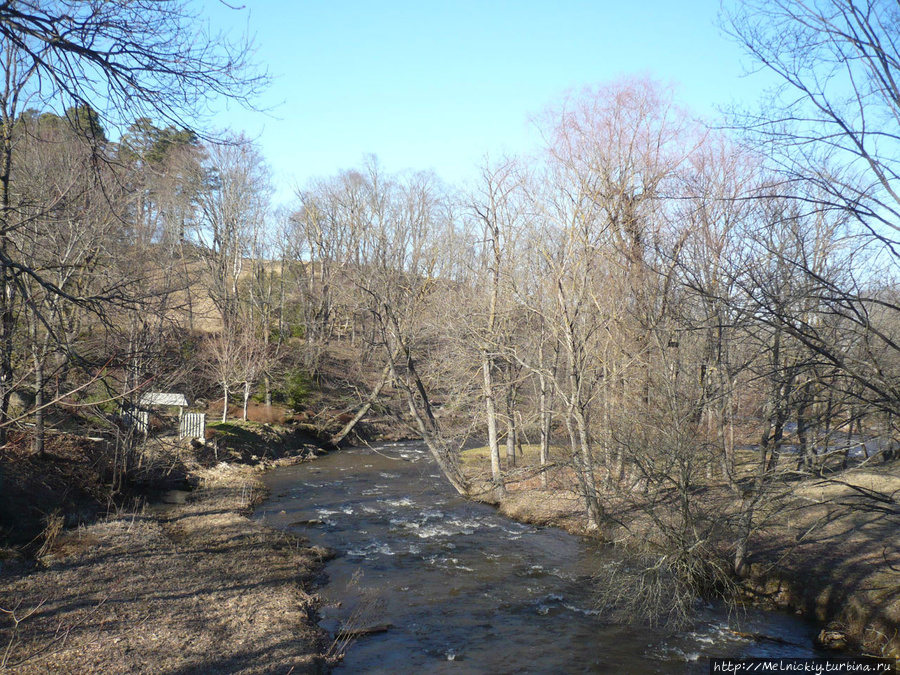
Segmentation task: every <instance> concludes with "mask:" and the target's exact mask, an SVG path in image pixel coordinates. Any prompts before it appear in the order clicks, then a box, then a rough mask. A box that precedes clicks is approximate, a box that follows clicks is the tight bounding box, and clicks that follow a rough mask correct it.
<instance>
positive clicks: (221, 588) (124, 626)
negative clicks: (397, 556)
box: [0, 464, 328, 675]
mask: <svg viewBox="0 0 900 675" xmlns="http://www.w3.org/2000/svg"><path fill="white" fill-rule="evenodd" d="M259 476H260V470H259V468H258V467H251V466H240V465H226V464H220V465H218V466H215V467H213V468H208V469H201V470H198V471H197V474H196V477H197V479H198V480H199V487H198V489H197V490H195V491H193V492H191V493H190V494H186V493H181V495H180V496H182V497H186V500H185V501H184V503H181V504H177V503H176V504H158V505H154V506H147V507H145V508H143V509H141V510H140V511H139V512H135V513H124V512H123V513H120V514H118V515H114V516H113V517H110V518H107V519H104V520H101V521H99V522H96V523H94V524H91V525H89V526H86V527H79V528H78V529H76V530H73V531H71V532H66V533H62V534H60V535H59V536H58V537H56V538H55V539H54V540H53V541H52V542H51V543H50V544H49V545H48V546H47V550H46V551H44V552H42V554H41V555H40V556H39V558H38V560H39V565H40V567H39V568H38V569H35V570H33V571H31V572H30V573H28V574H16V571H17V570H16V569H15V568H16V564H15V563H14V562H11V561H6V562H5V564H4V565H3V568H2V571H3V577H2V590H0V608H2V609H3V610H4V616H3V617H2V631H0V663H2V664H3V665H2V666H0V671H8V672H16V673H22V674H23V675H30V674H32V673H34V674H38V673H47V672H53V673H71V674H72V675H75V674H76V673H77V674H78V675H85V674H92V673H97V674H100V673H103V674H112V675H115V674H119V673H121V674H122V675H124V674H125V673H154V674H155V675H159V674H163V673H170V674H172V675H174V674H175V673H187V672H190V673H198V674H199V673H209V674H210V675H212V674H214V673H221V672H228V673H241V674H244V675H252V674H256V673H270V672H283V673H288V672H290V673H292V674H294V675H297V674H300V673H308V674H314V673H323V672H326V671H327V663H326V660H325V658H324V656H323V651H324V650H325V649H326V648H327V646H328V644H327V642H328V638H327V636H326V635H325V634H324V632H323V631H322V630H321V629H319V628H318V626H317V625H316V623H315V611H316V598H315V596H314V595H313V594H312V592H311V588H312V586H313V583H314V579H315V577H316V574H317V573H318V572H319V570H320V569H321V566H322V563H323V560H324V559H325V558H327V552H326V551H324V550H322V549H317V548H315V547H309V546H306V545H305V544H304V542H303V541H302V540H301V539H299V538H297V537H294V536H291V535H288V534H285V533H283V532H280V531H277V530H274V529H272V528H269V527H266V526H264V525H262V524H260V523H257V522H254V521H252V520H250V519H249V518H248V517H247V516H248V515H249V513H250V509H251V507H252V505H253V504H255V503H258V502H259V501H260V500H261V499H262V498H263V497H264V495H265V488H264V486H263V484H262V482H261V481H260V479H259ZM173 496H174V497H176V498H177V497H179V495H178V494H177V493H175V495H173Z"/></svg>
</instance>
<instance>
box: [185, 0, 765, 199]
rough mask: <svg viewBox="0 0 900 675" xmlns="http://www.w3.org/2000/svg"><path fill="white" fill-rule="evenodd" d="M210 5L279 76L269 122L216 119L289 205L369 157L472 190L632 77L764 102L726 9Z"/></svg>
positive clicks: (702, 103) (499, 1) (504, 1)
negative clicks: (573, 102) (590, 95)
mask: <svg viewBox="0 0 900 675" xmlns="http://www.w3.org/2000/svg"><path fill="white" fill-rule="evenodd" d="M202 2H203V3H204V5H205V6H206V8H207V9H208V10H209V15H210V17H211V19H212V21H213V24H214V25H220V26H227V25H228V23H229V22H230V23H232V24H234V27H235V28H234V29H235V30H236V31H241V30H243V29H244V28H245V27H246V24H247V22H249V30H250V32H251V33H252V34H255V36H256V42H257V45H258V60H259V61H260V62H261V63H264V64H265V65H266V66H267V67H268V69H269V72H270V74H271V75H273V76H274V78H275V81H274V84H273V86H272V88H271V89H270V91H269V92H268V94H267V95H266V97H265V98H264V100H263V101H262V102H261V104H262V105H264V106H270V107H273V108H274V109H273V111H272V113H271V116H266V115H262V114H259V113H247V112H246V111H243V110H235V109H234V108H233V107H232V109H231V110H230V111H229V112H228V113H227V114H224V115H221V116H220V117H219V118H218V123H219V124H220V125H223V126H224V125H227V126H229V127H231V128H233V129H235V130H242V131H244V132H246V133H247V134H248V135H249V136H250V137H252V138H256V139H257V140H258V142H259V145H260V146H261V148H262V151H263V153H264V154H265V156H266V158H267V159H268V161H269V163H270V164H271V166H272V168H273V171H274V174H275V178H276V182H277V185H278V188H279V189H278V198H279V199H281V200H285V201H286V200H287V199H288V198H289V197H290V195H291V193H292V192H291V188H292V186H294V185H301V186H302V185H303V184H305V183H306V181H307V180H308V179H309V178H310V177H312V176H326V175H331V174H334V173H336V172H337V171H338V170H339V169H344V168H351V167H355V166H359V164H360V163H361V161H362V157H363V155H364V154H366V153H373V154H375V155H377V156H378V157H379V159H380V160H381V163H382V164H383V166H384V168H385V169H387V170H388V171H392V172H393V171H399V170H402V169H407V168H412V169H434V170H435V171H436V172H437V173H438V174H439V175H440V176H441V177H443V178H444V179H446V180H448V181H450V182H455V183H460V182H463V181H464V180H465V179H466V177H467V176H469V175H470V174H472V173H473V171H474V168H475V166H476V165H477V164H478V162H479V161H480V160H481V159H482V158H483V157H484V155H485V154H486V153H490V154H497V153H499V152H503V151H506V152H510V153H520V152H526V151H529V150H531V149H534V148H535V147H536V146H537V145H538V144H539V138H538V136H537V134H536V132H535V129H534V127H533V125H532V124H531V123H530V122H529V119H530V118H531V117H532V116H534V115H537V114H539V113H540V112H541V111H542V110H543V109H544V108H545V107H546V106H548V105H549V104H550V103H552V102H553V101H555V100H556V99H558V98H559V97H560V96H561V95H562V94H564V93H565V92H566V91H567V90H570V89H573V88H579V87H582V86H585V85H589V84H597V83H600V82H605V81H609V80H612V79H615V78H617V77H621V76H627V75H631V74H638V75H649V76H651V77H654V78H656V79H659V80H661V81H663V82H667V83H674V84H675V85H676V86H677V87H678V88H679V90H680V94H681V96H680V98H681V102H682V103H683V104H684V105H686V106H688V107H690V108H692V109H694V110H695V111H697V112H698V113H699V114H704V115H712V114H714V112H715V106H716V105H719V104H727V103H728V102H730V101H731V100H733V99H737V100H739V99H745V100H751V99H753V98H755V97H756V96H757V95H758V93H759V88H758V86H755V81H753V80H750V81H749V82H748V80H747V79H746V78H742V77H741V75H742V73H743V68H742V60H741V53H740V50H739V49H738V47H737V46H736V45H734V44H733V43H732V42H730V41H729V40H728V39H727V38H726V37H725V36H723V35H722V34H721V33H720V31H719V30H718V28H717V27H716V17H717V15H718V12H719V10H720V5H719V0H681V1H679V2H673V1H672V0H637V1H636V2H633V3H630V4H628V3H626V2H623V1H622V0H618V1H611V0H594V1H589V0H583V1H582V0H579V1H575V0H556V1H555V2H553V1H549V0H547V1H544V0H519V1H511V0H481V1H476V0H460V1H457V2H451V1H449V0H420V1H419V2H406V1H403V2H401V1H394V0H378V1H375V0H370V1H365V2H364V1H361V0H294V1H291V0H246V2H245V4H244V7H245V8H246V9H245V10H243V11H237V12H235V11H230V10H227V9H226V8H225V7H224V6H223V5H222V4H221V3H220V1H219V0H202ZM231 4H235V3H234V2H231Z"/></svg>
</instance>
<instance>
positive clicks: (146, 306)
mask: <svg viewBox="0 0 900 675" xmlns="http://www.w3.org/2000/svg"><path fill="white" fill-rule="evenodd" d="M62 4H71V5H73V7H75V6H77V9H78V10H79V11H74V12H71V13H70V14H66V13H65V12H62V11H61V10H60V7H61V6H62ZM57 5H59V6H57ZM160 7H162V9H159V8H157V7H156V5H155V4H154V3H149V4H147V6H143V5H142V4H141V3H134V2H129V3H125V2H123V3H116V2H113V3H103V6H102V7H99V6H97V7H95V6H94V5H92V4H90V3H39V2H32V3H29V2H18V3H7V4H5V5H3V6H2V8H0V26H2V31H0V37H2V39H3V40H4V55H5V58H6V63H5V68H6V73H7V78H6V89H5V92H4V94H3V99H2V101H0V103H2V106H0V107H2V111H0V112H2V115H3V119H2V130H3V134H2V137H0V198H2V199H0V215H2V223H0V225H2V227H0V252H2V258H0V283H2V286H3V293H2V294H0V394H2V396H0V442H2V443H6V442H7V439H8V434H9V430H10V429H12V428H14V427H15V425H16V424H18V423H19V422H20V421H22V420H27V421H28V423H29V424H33V425H34V426H33V427H30V429H31V431H30V432H29V433H30V438H31V439H32V443H33V447H34V451H35V452H39V453H40V452H43V447H44V445H43V444H44V439H45V431H44V423H45V416H46V415H49V414H51V413H55V412H58V410H60V409H61V408H63V407H64V406H65V405H79V404H81V402H86V401H87V398H86V397H88V396H89V395H90V396H91V397H93V399H91V400H90V401H89V402H92V403H94V404H96V403H98V401H101V402H102V401H106V400H109V401H120V402H121V401H124V403H125V405H126V406H129V405H131V406H134V405H137V403H136V401H137V400H138V397H139V395H140V393H141V392H142V391H144V390H145V389H146V388H147V387H148V386H150V385H151V383H152V386H154V387H159V386H160V385H161V384H162V383H163V382H164V381H165V380H166V379H168V380H169V381H170V382H171V386H173V387H179V388H182V389H191V388H192V391H191V393H194V394H195V395H206V394H208V392H209V391H210V390H211V388H212V387H217V388H218V390H219V391H221V394H222V396H223V398H224V402H223V415H227V411H228V402H229V399H230V397H239V398H240V399H241V400H242V402H243V409H244V415H245V416H246V410H247V405H248V401H249V399H250V397H251V395H253V394H254V393H257V392H259V393H260V394H261V395H262V396H263V398H264V399H265V400H267V401H271V400H272V398H273V396H276V395H278V394H279V392H281V393H282V395H283V392H284V390H285V387H286V384H285V383H286V382H287V381H288V380H289V379H290V378H291V377H296V376H298V374H300V375H302V376H303V377H306V378H310V379H313V380H314V379H315V378H316V375H317V373H318V372H319V370H320V367H321V364H322V360H323V359H324V358H326V356H327V354H328V353H329V351H330V350H334V349H336V348H340V349H341V350H344V352H347V351H348V350H349V353H351V354H353V361H354V362H355V363H358V364H360V367H361V369H363V370H365V372H367V373H375V374H376V377H375V379H374V380H372V381H371V382H370V387H371V388H370V389H369V390H368V391H364V392H360V394H359V400H360V404H359V406H357V407H355V408H354V409H353V410H351V411H350V412H352V413H354V414H353V415H351V420H350V421H349V422H348V423H347V425H346V426H345V428H344V429H342V430H341V431H340V432H339V433H338V434H336V435H335V436H334V438H333V440H334V442H335V443H337V442H340V440H342V439H343V438H344V437H345V436H346V435H347V434H348V433H349V431H350V429H351V428H352V426H353V424H355V423H356V422H357V421H358V420H359V419H361V418H362V416H363V415H365V413H366V412H367V411H368V410H369V409H370V408H371V407H372V406H374V405H376V404H378V403H379V402H380V401H383V400H385V397H388V396H389V397H391V400H393V401H396V402H400V403H401V404H402V406H403V408H404V414H405V415H406V419H407V420H408V421H409V422H410V423H411V424H412V425H413V427H414V428H415V429H416V430H417V432H418V433H419V434H420V435H421V436H422V438H423V440H424V441H425V442H426V443H427V444H428V447H429V449H430V450H431V452H432V454H433V456H434V458H435V459H436V461H437V462H438V464H439V466H440V468H441V470H442V471H443V473H444V475H445V476H446V477H447V478H448V480H449V481H450V482H451V484H452V485H453V486H454V487H455V488H456V489H457V490H458V491H459V492H461V493H463V494H481V495H484V494H485V493H489V494H491V495H492V496H493V497H500V496H502V495H503V493H504V491H505V490H506V481H507V480H508V477H509V475H510V471H511V470H512V469H513V468H514V467H515V466H516V463H517V462H518V461H519V457H520V456H521V447H522V445H523V444H524V445H528V444H533V445H536V446H538V448H539V450H538V453H539V458H540V459H539V461H540V467H541V469H542V470H541V471H540V472H539V473H538V474H537V477H538V480H539V481H540V483H541V484H542V485H543V486H545V487H553V486H555V487H559V486H560V484H561V483H560V481H561V482H562V484H564V485H565V486H566V487H570V488H571V489H573V490H574V491H575V492H576V493H577V495H578V497H579V500H580V504H581V507H582V509H583V511H584V514H585V517H586V520H587V522H588V523H589V525H590V526H591V527H599V526H601V525H602V524H603V523H604V522H609V521H611V520H612V521H616V520H617V519H618V520H619V521H620V524H621V525H622V527H623V528H624V529H625V530H626V531H627V530H628V529H629V528H628V523H627V522H622V515H621V514H622V513H629V514H636V515H633V516H629V517H635V518H638V519H641V520H642V521H643V522H646V523H649V524H650V525H651V526H652V532H653V534H652V535H651V536H646V535H645V534H644V533H645V532H646V530H638V529H635V531H634V534H636V535H638V533H641V534H640V535H639V536H637V537H636V539H637V541H636V542H635V545H636V546H638V547H639V548H641V549H642V550H643V552H644V554H645V555H646V559H647V561H648V562H647V565H645V566H643V567H642V568H641V574H642V575H643V576H641V577H640V579H639V583H635V585H634V586H633V587H631V588H632V589H636V590H634V592H632V593H630V595H631V598H632V600H633V602H635V603H637V604H640V603H643V602H649V601H650V599H649V597H648V596H647V594H648V593H650V594H652V593H655V592H656V591H654V590H652V589H654V588H658V585H657V586H654V584H646V583H642V581H646V580H647V579H650V580H655V581H657V582H659V583H668V584H670V585H671V584H674V585H675V587H676V589H677V590H678V592H676V593H674V594H671V595H670V597H671V602H672V603H673V604H672V606H671V608H670V609H671V611H672V612H674V613H677V611H679V609H680V608H683V607H684V606H685V605H686V604H689V603H691V602H693V598H695V597H696V596H697V594H698V593H700V592H705V591H709V590H711V589H715V588H719V587H721V586H722V585H723V584H726V585H727V584H728V583H730V581H729V580H731V579H734V578H735V577H737V578H739V577H741V576H743V575H745V574H746V573H747V565H748V558H749V556H750V554H751V553H752V542H753V537H754V534H755V533H756V532H757V531H758V530H759V528H761V527H764V526H765V523H766V522H767V519H768V518H769V517H771V516H772V514H773V513H774V512H776V511H777V509H778V508H779V505H780V504H782V503H783V502H784V500H785V499H786V498H787V496H788V495H789V492H790V485H791V483H790V479H791V478H792V477H796V476H802V475H811V474H818V473H822V472H823V471H833V470H836V467H837V468H840V466H842V465H843V466H846V465H848V464H849V463H850V462H851V460H852V459H853V455H854V453H856V452H858V451H862V452H866V453H867V452H868V451H869V450H872V451H873V452H874V451H876V450H877V451H878V453H879V454H880V456H890V455H891V454H892V453H893V452H894V450H895V445H896V443H897V442H898V440H900V439H898V438H897V416H898V414H900V391H898V386H900V385H898V382H900V379H898V377H900V359H898V356H900V304H898V298H897V288H898V287H897V279H896V269H897V255H898V253H897V252H898V248H897V246H898V242H897V241H896V232H897V231H898V230H900V221H898V219H897V213H898V197H897V195H898V191H897V187H898V186H897V181H898V176H897V166H896V157H897V153H896V150H897V141H898V132H900V128H898V119H900V117H898V115H897V112H898V110H900V90H898V87H897V84H896V83H897V82H898V79H897V77H896V76H897V74H898V73H897V71H898V64H900V60H898V53H897V50H896V46H895V45H896V44H897V42H896V26H897V25H898V23H897V20H898V16H897V9H896V8H895V7H892V6H889V5H888V4H887V3H882V2H862V3H859V2H850V1H849V0H829V1H827V2H822V3H820V4H817V5H809V4H806V3H800V2H796V1H794V0H777V1H774V2H759V3H757V2H755V0H745V1H744V2H742V3H740V4H739V5H738V6H737V7H736V8H735V9H734V11H733V13H732V14H730V15H726V16H725V17H724V21H725V25H726V30H728V31H729V32H730V33H731V34H732V35H733V36H734V38H735V39H736V40H738V41H739V42H740V43H741V44H742V46H744V47H745V49H746V51H747V53H748V54H749V55H750V57H751V58H752V59H753V60H754V62H755V63H756V64H757V65H758V66H759V67H761V68H763V69H767V70H768V71H770V72H771V73H772V74H774V76H775V78H776V79H777V81H778V83H779V85H780V86H779V87H778V88H777V89H776V90H775V91H773V92H772V97H771V98H770V99H768V100H767V101H766V102H765V103H764V104H763V105H762V107H761V108H760V110H759V111H753V110H735V111H732V113H731V115H730V116H729V120H730V122H729V125H728V128H710V126H708V125H705V124H702V123H701V122H700V121H698V120H697V119H696V118H695V117H694V116H693V115H692V114H691V113H690V111H688V110H685V109H684V108H683V107H681V106H680V105H679V104H678V102H677V97H676V94H675V93H674V91H673V90H672V89H671V88H669V87H667V86H664V85H662V84H660V83H658V82H655V81H653V80H651V79H639V78H631V79H620V80H618V81H615V82H612V83H608V84H605V85H600V86H595V87H587V88H584V89H582V90H579V91H576V92H573V93H571V94H569V95H567V96H565V97H563V98H562V99H560V100H558V101H556V102H555V103H553V104H552V105H550V106H549V107H548V108H547V109H546V110H545V111H544V113H543V115H542V116H541V117H540V119H539V124H540V127H541V131H542V137H543V138H544V139H545V144H544V147H542V148H540V149H539V150H538V151H536V152H535V153H533V154H532V155H530V156H523V157H507V156H503V157H499V158H492V159H486V160H485V161H484V163H483V165H482V166H481V167H480V168H479V170H478V172H477V175H476V176H475V177H474V178H473V179H472V180H471V181H470V182H469V183H468V184H467V185H465V186H457V187H454V186H448V185H446V184H445V183H443V182H442V181H441V180H440V179H439V178H438V177H437V176H436V175H434V174H433V173H429V172H402V173H396V174H395V173H390V172H386V171H385V170H384V169H383V168H382V167H381V166H380V165H379V163H378V161H377V159H376V158H374V157H369V158H366V159H365V160H364V161H363V162H362V165H361V166H360V167H358V168H355V169H349V170H346V171H342V172H339V173H337V174H336V175H334V176H330V177H324V178H320V179H316V180H313V181H310V182H309V183H308V184H307V185H305V186H303V187H302V188H300V189H298V190H297V194H296V202H295V204H294V205H292V206H291V207H289V208H281V209H275V208H274V207H273V205H272V188H271V179H270V176H269V172H268V169H267V167H266V164H265V161H264V158H263V157H262V155H261V153H260V152H259V150H258V149H257V148H256V147H255V146H254V144H253V143H252V142H250V141H248V140H247V139H245V138H243V137H241V136H239V135H229V134H220V135H219V136H218V137H215V138H213V137H212V136H211V135H209V134H202V133H199V132H197V131H196V130H194V129H195V127H194V125H192V124H189V123H188V118H187V113H188V111H189V109H191V107H192V106H196V105H197V104H198V103H202V102H203V100H204V96H205V95H206V93H207V92H208V91H220V90H223V89H228V90H229V91H235V92H236V94H235V95H236V96H238V97H239V98H240V97H245V96H249V95H250V93H251V92H252V90H253V89H254V88H255V87H256V86H258V84H259V83H260V80H259V79H258V77H259V76H249V77H246V76H244V77H242V76H238V75H237V74H236V73H238V72H239V69H237V70H235V71H230V70H227V68H226V66H228V64H229V63H231V64H232V65H233V66H234V67H235V68H238V66H239V65H240V64H239V63H238V62H237V61H234V62H229V61H228V59H225V58H221V57H215V58H218V59H219V60H218V61H216V63H218V64H219V68H220V70H218V71H216V70H215V69H211V68H209V67H208V66H209V63H210V61H209V59H210V58H213V57H212V56H210V52H205V51H204V52H197V51H196V50H194V51H188V52H186V53H187V54H188V57H191V55H193V59H194V60H191V58H185V59H184V60H179V58H177V55H175V54H173V53H171V52H170V51H167V50H165V49H160V44H161V43H160V39H161V38H162V37H164V36H166V35H169V36H171V35H181V32H180V31H181V28H179V27H180V26H182V25H183V22H185V21H188V19H190V16H191V15H189V14H186V13H185V9H184V6H182V5H179V4H171V5H169V4H166V3H161V4H160ZM53 9H56V10H60V11H57V12H56V13H53V11H52V10H53ZM173 11H174V12H175V14H172V13H171V12H173ZM108 12H118V14H115V17H116V18H117V19H119V20H120V21H118V22H110V21H109V20H108V19H109V18H110V17H109V16H108V15H107V13H108ZM132 12H136V13H137V15H139V16H140V17H141V22H140V23H139V24H136V28H131V29H128V30H131V31H132V32H131V33H129V34H128V35H123V34H121V33H117V32H116V31H123V30H126V28H125V26H126V25H128V24H127V23H123V21H124V19H127V18H128V17H129V16H132V14H131V13H132ZM154 12H156V13H155V14H154ZM62 25H66V26H70V27H74V28H73V29H72V30H71V31H66V32H65V36H66V38H65V40H62V41H60V40H59V39H56V38H53V35H55V33H54V32H53V31H54V30H55V31H57V32H60V33H61V34H62V32H61V31H60V30H59V28H58V27H59V26H62ZM110 31H111V32H110ZM134 31H137V33H135V32H134ZM140 31H148V34H147V35H142V34H141V33H140ZM167 31H168V32H167ZM98 35H99V36H101V37H102V38H103V39H100V37H97V36H98ZM48 36H49V37H48ZM73 36H74V37H73ZM78 36H94V37H93V38H92V41H90V45H98V44H99V45H105V47H102V48H100V49H98V50H96V53H90V52H89V53H87V55H85V53H84V48H85V45H84V44H82V43H72V44H70V43H68V42H66V40H78V39H81V38H79V37H78ZM148 36H149V37H148ZM151 37H152V38H153V39H151ZM104 40H106V42H104ZM122 44H136V45H138V46H139V47H140V48H141V49H142V50H143V51H137V52H134V54H136V56H134V58H135V59H136V61H135V62H132V63H128V64H122V63H119V62H118V61H116V59H117V58H121V57H120V56H119V55H120V54H130V53H132V52H128V50H123V49H121V45H122ZM125 58H132V57H125ZM154 59H157V61H154ZM160 59H161V61H159V60H160ZM166 59H169V61H166ZM173 63H175V64H180V65H178V68H181V69H182V70H181V71H180V72H181V74H180V75H179V76H178V77H176V78H175V79H166V78H167V77H168V75H164V76H161V77H163V81H161V82H160V81H157V80H156V79H155V78H156V77H157V75H156V73H158V72H159V70H158V69H159V68H160V67H161V66H162V65H167V64H168V65H167V67H169V66H171V64H173ZM126 66H127V67H126ZM162 72H163V73H168V74H171V72H172V71H171V68H169V69H168V70H165V69H164V70H163V71H162ZM142 74H143V75H142ZM210 74H211V75H210ZM82 76H83V77H82ZM207 76H213V77H218V78H219V79H218V80H216V81H215V82H214V83H212V84H210V83H209V82H207V81H206V79H205V78H206V77H207ZM98 77H99V79H98ZM148 78H149V79H148ZM46 82H51V83H53V85H52V86H53V91H52V92H44V93H43V94H42V95H41V96H37V94H36V92H39V91H40V89H39V87H38V84H40V85H43V84H44V83H46ZM98 82H99V83H101V84H103V85H104V86H105V87H106V88H107V91H106V92H105V93H103V95H102V96H101V94H100V93H99V92H98V91H97V87H98V86H99V85H98ZM36 87H38V88H36ZM97 98H100V99H102V101H105V104H106V105H105V106H101V105H99V104H97V103H96V102H95V99H97ZM61 99H68V100H70V101H71V103H72V105H71V106H70V107H68V108H66V109H65V110H64V111H62V112H59V111H58V106H57V107H54V104H55V103H57V102H58V101H59V100H61ZM36 100H37V101H41V102H43V106H42V107H41V106H38V107H35V106H33V105H31V103H33V102H34V101H36ZM132 101H135V102H136V103H132ZM25 102H29V104H28V105H25ZM54 110H57V112H53V111H54ZM129 116H130V117H129ZM123 120H125V121H124V122H123ZM114 124H116V125H118V126H117V128H119V129H121V130H122V131H121V133H120V134H119V135H118V137H117V138H116V139H115V140H111V139H110V138H108V137H107V132H106V131H105V126H107V125H114ZM197 374H200V375H201V376H202V377H199V378H198V377H197ZM22 392H28V393H29V394H30V398H29V397H26V399H27V400H25V402H24V405H21V406H19V407H20V408H21V409H22V410H21V412H16V410H15V408H14V406H13V403H14V399H15V396H16V395H17V394H21V393H22ZM472 436H476V437H483V438H484V439H485V440H486V442H487V444H488V447H489V452H490V458H491V474H490V477H489V479H488V481H487V484H486V485H482V484H475V483H473V479H472V477H471V476H470V475H467V474H466V473H465V472H463V471H462V469H461V468H460V465H459V462H458V451H459V449H460V448H461V447H462V444H463V443H464V442H465V440H466V439H467V438H470V437H472ZM554 481H555V483H554ZM620 588H621V586H620ZM647 589H650V590H647Z"/></svg>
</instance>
